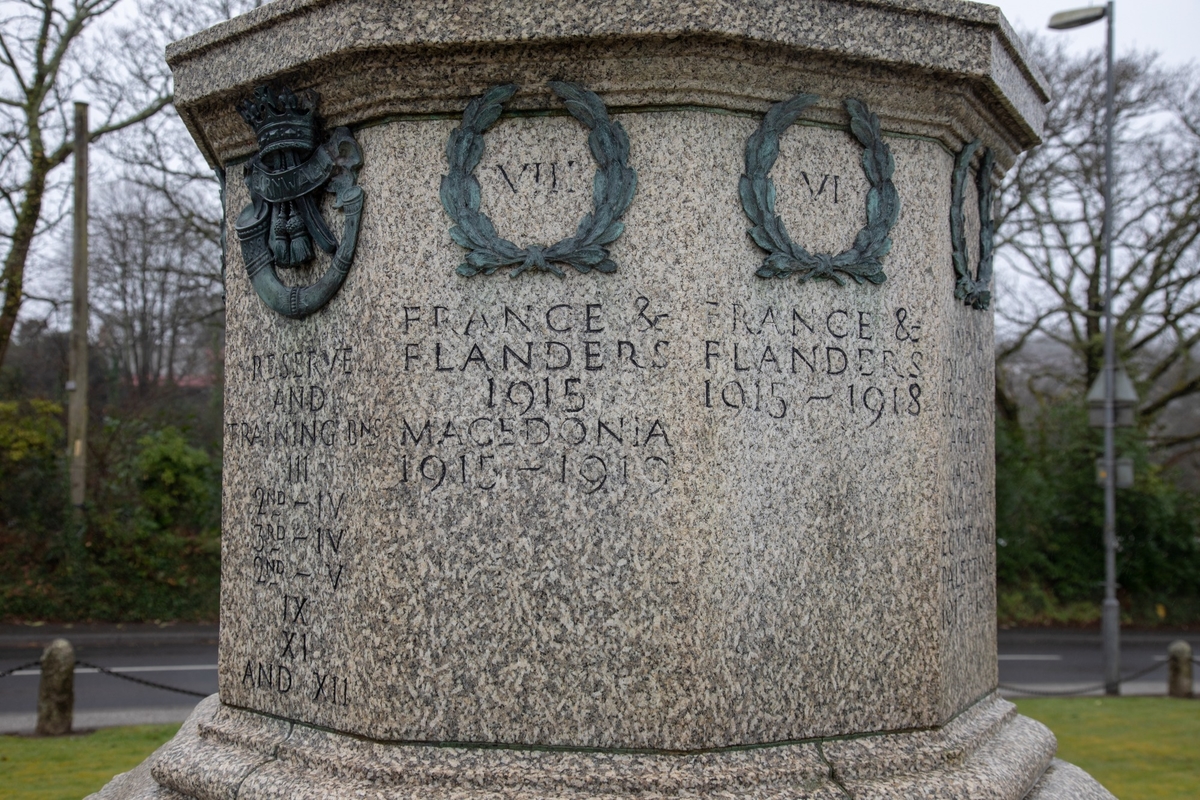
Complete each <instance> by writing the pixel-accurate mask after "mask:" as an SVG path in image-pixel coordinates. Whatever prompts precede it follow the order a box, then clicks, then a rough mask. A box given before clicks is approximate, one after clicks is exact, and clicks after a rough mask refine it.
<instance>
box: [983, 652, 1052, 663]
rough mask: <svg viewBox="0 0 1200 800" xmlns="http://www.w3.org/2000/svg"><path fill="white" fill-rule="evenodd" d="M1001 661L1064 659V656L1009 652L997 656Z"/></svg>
mask: <svg viewBox="0 0 1200 800" xmlns="http://www.w3.org/2000/svg"><path fill="white" fill-rule="evenodd" d="M996 658H997V659H998V660H1000V661H1062V656H1052V655H1042V654H1029V655H1009V654H1007V653H1004V654H1001V655H998V656H996Z"/></svg>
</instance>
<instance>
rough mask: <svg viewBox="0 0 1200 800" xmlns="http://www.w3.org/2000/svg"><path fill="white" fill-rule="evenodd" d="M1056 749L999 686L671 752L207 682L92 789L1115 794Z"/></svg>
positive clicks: (163, 794) (371, 793) (175, 793)
mask: <svg viewBox="0 0 1200 800" xmlns="http://www.w3.org/2000/svg"><path fill="white" fill-rule="evenodd" d="M281 733H282V735H281ZM1053 751H1054V738H1053V736H1051V735H1050V733H1049V731H1047V730H1046V729H1045V728H1044V727H1042V726H1041V725H1039V724H1038V723H1036V722H1033V721H1032V720H1029V719H1026V718H1024V717H1019V716H1016V714H1015V713H1014V712H1013V706H1012V705H1011V704H1010V703H1008V702H1006V701H1004V700H1001V699H999V698H998V697H996V696H994V695H992V696H989V697H987V698H984V699H983V700H981V701H980V702H978V703H976V704H975V705H974V706H972V707H971V708H969V709H968V710H967V711H966V712H965V713H964V714H962V715H961V716H960V717H959V718H957V719H956V720H954V721H953V722H951V723H950V724H949V725H947V726H946V727H945V728H944V729H943V730H941V731H919V732H912V733H896V734H884V735H879V736H871V737H863V738H858V739H854V740H849V741H846V740H843V741H812V742H806V743H798V744H783V745H778V746H769V747H760V748H751V749H744V750H732V751H718V752H709V753H696V754H677V755H672V754H652V753H598V752H586V751H549V750H511V749H505V748H462V747H444V746H443V747H430V746H418V745H404V744H386V743H380V742H373V741H369V740H363V739H359V738H354V737H347V736H340V735H338V734H334V733H330V732H328V731H322V730H318V729H314V728H310V727H307V726H304V725H300V724H287V725H286V726H285V727H282V728H281V725H280V723H279V722H278V721H276V720H274V719H271V718H267V717H263V716H262V715H259V714H254V713H252V712H246V711H242V710H239V709H232V708H228V707H225V706H222V705H220V703H219V702H217V700H216V697H215V696H214V697H212V698H209V699H208V700H205V701H204V702H203V703H201V704H200V706H198V707H197V709H196V712H195V714H193V716H192V718H191V719H189V720H188V722H187V723H186V724H185V725H184V728H183V729H182V730H181V731H180V733H179V735H178V736H177V737H176V739H175V740H174V741H173V742H171V743H170V744H168V745H167V746H165V747H164V748H162V749H161V750H160V751H159V752H158V753H156V754H155V756H153V757H152V758H151V759H150V760H149V761H147V762H146V764H143V765H142V766H141V767H139V768H138V769H137V770H135V771H134V772H131V773H127V774H126V775H122V776H118V778H117V779H115V780H114V781H113V782H112V783H111V784H109V786H107V787H106V788H105V789H104V790H103V791H102V792H100V793H98V794H96V795H93V796H92V797H93V798H95V800H135V799H136V800H152V799H154V800H174V798H206V799H207V798H239V799H240V800H258V799H259V798H263V799H265V798H271V800H283V799H284V798H314V799H315V798H410V797H411V798H417V797H420V798H482V797H489V798H516V797H537V798H542V797H556V798H585V797H640V798H659V797H726V798H733V797H747V798H748V797H755V798H794V799H795V800H826V799H828V800H836V799H837V798H845V797H847V796H849V797H855V798H929V800H950V799H951V798H954V799H956V800H957V799H959V798H961V800H984V799H986V800H990V799H991V798H995V800H1020V798H1023V797H1028V798H1030V799H1031V800H1093V798H1094V800H1106V798H1111V795H1110V794H1108V793H1107V792H1106V791H1104V789H1103V788H1102V787H1101V786H1100V785H1099V784H1097V783H1096V782H1095V781H1094V780H1092V779H1091V778H1090V777H1088V776H1087V775H1086V774H1085V773H1083V772H1082V771H1081V770H1079V769H1078V768H1076V767H1072V766H1071V765H1069V764H1065V763H1064V762H1062V761H1058V760H1056V759H1052V755H1053ZM213 764H217V765H221V768H220V769H215V770H214V769H212V768H211V765H213ZM872 764H873V766H870V765H872ZM1048 766H1049V769H1048V770H1047V767H1048ZM1039 776H1041V778H1040V780H1039ZM1035 782H1036V786H1035V787H1034V789H1033V791H1032V792H1031V793H1029V794H1028V795H1027V794H1026V793H1027V792H1028V791H1029V789H1030V786H1031V785H1032V784H1034V783H1035Z"/></svg>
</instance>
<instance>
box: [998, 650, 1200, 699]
mask: <svg viewBox="0 0 1200 800" xmlns="http://www.w3.org/2000/svg"><path fill="white" fill-rule="evenodd" d="M1192 660H1193V661H1197V662H1198V663H1200V659H1195V658H1193V659H1192ZM1166 665H1167V662H1166V661H1160V662H1159V663H1157V664H1154V665H1152V666H1149V667H1146V668H1145V669H1143V670H1138V671H1137V672H1135V673H1133V674H1132V675H1125V676H1123V677H1122V678H1120V679H1119V680H1118V681H1117V682H1118V683H1125V682H1127V681H1132V680H1135V679H1137V678H1140V677H1142V676H1143V675H1149V674H1150V673H1151V672H1154V670H1156V669H1160V668H1162V667H1165V666H1166ZM997 686H998V687H999V688H1001V689H1004V690H1005V691H1007V692H1016V693H1019V694H1029V695H1037V696H1039V697H1075V696H1077V695H1085V694H1091V693H1092V692H1099V691H1101V690H1103V689H1105V688H1107V686H1108V684H1106V683H1096V684H1092V685H1091V686H1081V687H1079V688H1078V689H1067V690H1065V691H1044V690H1042V689H1026V688H1023V687H1020V686H1012V685H1010V684H1007V683H1000V684H997Z"/></svg>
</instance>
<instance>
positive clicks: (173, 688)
mask: <svg viewBox="0 0 1200 800" xmlns="http://www.w3.org/2000/svg"><path fill="white" fill-rule="evenodd" d="M41 665H42V662H41V660H40V659H39V660H38V661H30V662H29V663H28V664H20V665H18V666H15V667H13V668H12V669H6V670H4V671H3V672H0V678H7V677H8V676H9V675H12V674H13V673H14V672H20V671H21V670H23V669H32V668H34V667H40V666H41ZM75 666H77V667H86V668H87V669H94V670H96V671H97V672H99V673H102V674H104V675H110V676H112V677H114V678H120V679H121V680H123V681H129V682H131V683H140V684H141V685H143V686H149V687H150V688H152V689H162V690H163V691H167V692H178V693H179V694H186V695H190V696H192V697H208V694H207V693H205V692H194V691H192V690H191V689H181V688H179V687H178V686H168V685H167V684H165V683H157V682H155V681H148V680H146V679H145V678H135V677H133V676H132V675H125V674H124V673H121V672H113V671H112V670H111V669H109V668H108V667H102V666H100V665H99V664H92V663H90V662H87V661H76V662H75Z"/></svg>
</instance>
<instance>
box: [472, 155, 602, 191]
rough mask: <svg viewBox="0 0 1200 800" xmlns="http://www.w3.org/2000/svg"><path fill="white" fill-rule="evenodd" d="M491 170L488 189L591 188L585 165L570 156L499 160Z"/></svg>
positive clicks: (555, 189) (545, 189)
mask: <svg viewBox="0 0 1200 800" xmlns="http://www.w3.org/2000/svg"><path fill="white" fill-rule="evenodd" d="M490 172H491V174H490V175H489V176H488V183H489V184H491V185H489V186H488V187H487V188H488V189H492V190H499V189H504V190H506V191H509V192H511V193H512V194H516V195H542V194H546V195H550V194H575V192H576V191H577V190H578V191H587V190H588V186H587V184H586V180H587V176H586V175H585V174H584V173H583V169H582V167H581V165H580V164H579V162H578V161H574V160H570V159H564V160H562V161H531V162H527V163H524V164H518V163H515V162H510V163H506V164H499V163H497V164H493V165H492V166H491V170H490ZM481 177H482V176H481Z"/></svg>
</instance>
